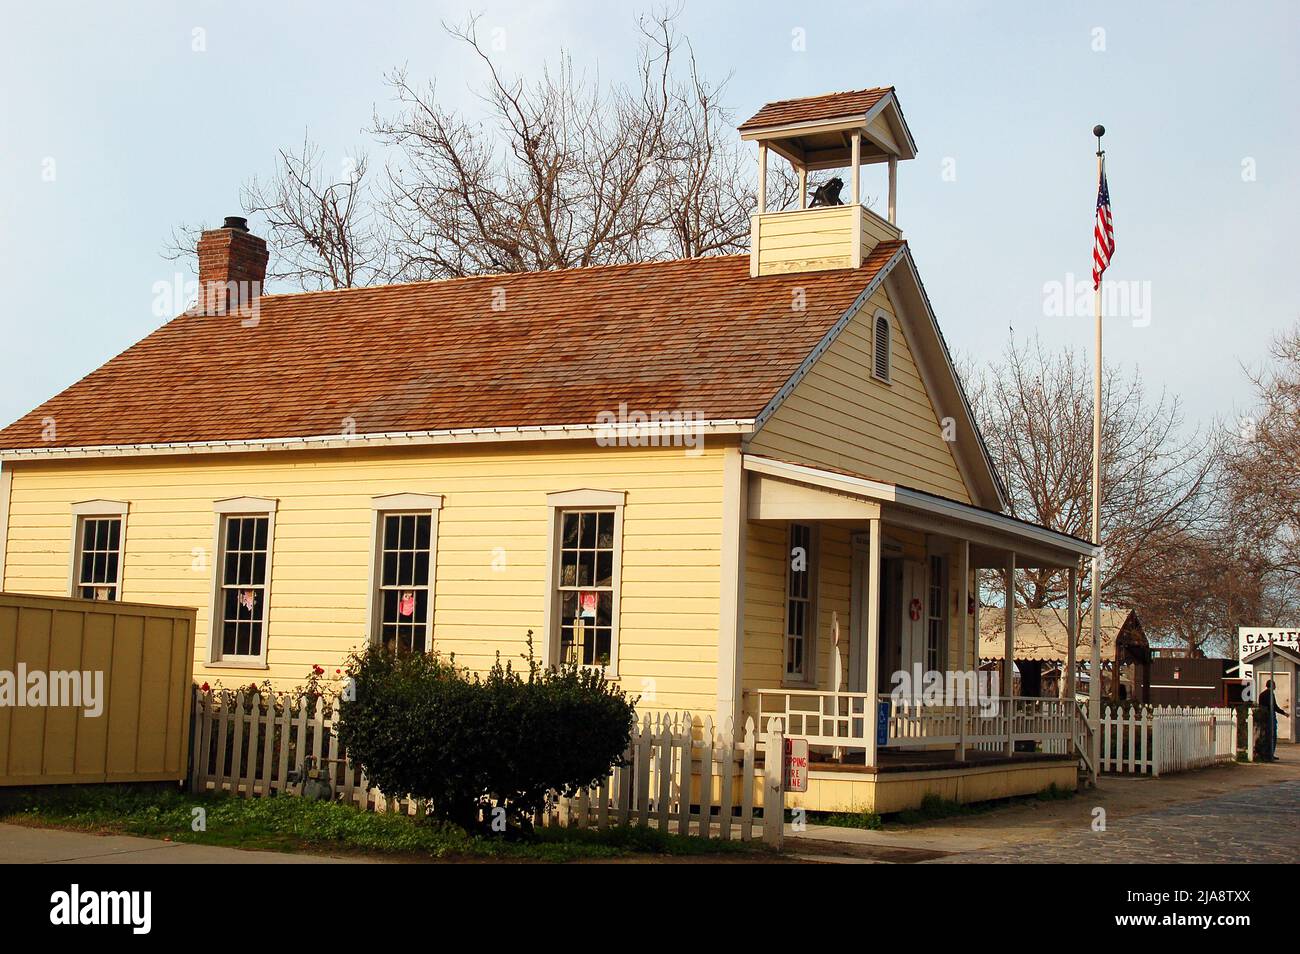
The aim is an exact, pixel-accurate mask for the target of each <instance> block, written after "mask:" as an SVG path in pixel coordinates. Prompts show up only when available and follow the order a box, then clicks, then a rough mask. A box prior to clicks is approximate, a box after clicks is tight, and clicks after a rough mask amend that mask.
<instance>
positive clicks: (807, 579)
mask: <svg viewBox="0 0 1300 954" xmlns="http://www.w3.org/2000/svg"><path fill="white" fill-rule="evenodd" d="M788 543H789V546H788V549H787V552H786V596H785V680H786V682H796V683H811V682H812V681H813V678H814V676H815V674H816V665H815V662H814V650H813V637H814V635H815V634H816V628H817V623H816V612H817V606H816V603H817V599H816V597H817V582H816V581H817V574H816V565H815V561H816V558H817V555H816V552H815V541H814V539H813V528H812V527H811V526H809V525H808V524H806V523H792V524H790V532H789V539H788Z"/></svg>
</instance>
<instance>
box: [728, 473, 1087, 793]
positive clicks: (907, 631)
mask: <svg viewBox="0 0 1300 954" xmlns="http://www.w3.org/2000/svg"><path fill="white" fill-rule="evenodd" d="M744 469H745V472H746V482H745V486H746V495H747V501H746V521H745V537H746V539H745V552H746V563H745V577H744V592H745V601H744V607H745V619H744V631H745V639H744V645H743V647H742V655H743V671H744V682H743V686H744V691H743V699H742V703H741V708H742V709H743V712H744V714H746V715H750V716H753V717H754V718H755V719H756V721H757V722H758V724H759V728H760V730H763V729H766V727H767V726H768V725H769V724H770V723H771V720H773V719H780V720H781V722H782V725H783V726H784V728H785V731H786V733H787V734H788V735H791V736H794V737H798V738H803V739H806V740H807V741H808V744H809V750H810V758H811V763H812V764H811V766H810V772H809V780H810V785H809V792H808V793H807V794H806V795H803V796H795V795H792V796H791V804H792V805H793V804H799V805H804V806H805V807H809V808H814V809H821V810H838V809H847V808H850V807H852V808H854V809H858V810H860V809H861V808H863V807H867V808H871V809H872V810H875V811H888V810H897V809H896V808H895V807H892V806H897V807H908V806H909V805H911V804H912V803H916V804H919V799H920V798H921V797H922V796H923V795H924V794H926V793H927V792H934V793H937V794H939V795H940V796H941V797H945V798H953V799H954V800H958V801H976V800H982V799H985V798H998V797H1005V796H1007V795H1014V794H1028V793H1030V792H1036V791H1041V790H1042V789H1043V788H1046V787H1048V786H1049V785H1051V784H1057V785H1066V784H1068V786H1069V787H1073V786H1074V784H1075V783H1076V781H1077V777H1078V772H1079V771H1080V766H1081V765H1082V766H1083V768H1084V770H1089V766H1091V765H1092V764H1095V763H1094V762H1092V760H1091V752H1090V750H1091V740H1090V734H1089V720H1088V711H1087V706H1086V705H1084V704H1080V703H1079V702H1077V701H1076V700H1075V693H1074V691H1073V690H1074V687H1073V686H1071V687H1069V690H1068V691H1067V692H1065V693H1063V694H1062V696H1061V697H1060V698H1041V697H1022V696H1016V695H1014V694H1013V692H1012V689H1011V687H1012V686H1013V681H1012V678H1011V677H1012V673H1011V671H1010V670H1009V669H1008V668H1007V667H1006V666H1005V665H1004V666H1003V667H1001V669H1000V670H998V671H996V672H994V673H992V674H990V673H987V672H984V673H981V670H980V657H979V629H980V627H979V616H980V614H981V612H985V613H987V612H996V613H998V614H999V615H1001V616H1003V617H1004V626H1005V647H1004V649H1005V653H1004V655H1003V660H1013V659H1015V658H1016V642H1015V641H1016V614H1015V590H1014V585H1013V582H1012V580H1013V577H1014V573H1015V571H1016V569H1018V568H1031V567H1043V568H1050V569H1054V570H1062V571H1065V572H1066V573H1067V574H1068V575H1069V578H1070V581H1071V584H1073V583H1074V582H1075V580H1076V575H1077V573H1078V568H1079V561H1080V560H1081V559H1083V558H1085V557H1089V556H1091V553H1092V547H1091V545H1090V544H1088V543H1087V542H1085V541H1082V540H1077V539H1075V538H1073V537H1069V536H1067V535H1064V534H1060V533H1056V532H1054V531H1051V530H1048V529H1046V528H1043V527H1039V526H1036V525H1033V524H1028V523H1024V522H1023V521H1018V520H1014V519H1012V518H1009V517H1006V516H1004V515H1002V514H998V513H995V512H992V511H987V510H983V509H980V508H977V507H973V506H970V505H966V504H961V503H958V502H955V501H952V500H949V499H946V498H944V497H940V496H937V495H934V494H929V493H925V492H921V491H916V490H911V489H909V488H906V487H902V486H898V485H894V484H888V483H883V482H879V481H873V480H869V479H867V478H864V477H861V476H856V475H852V474H846V473H839V472H834V471H829V470H826V469H823V468H814V467H809V466H806V465H801V464H795V463H790V462H787V461H781V460H775V459H772V458H767V457H759V456H754V455H747V456H746V457H745V459H744ZM778 561H779V563H778ZM982 569H994V570H1000V571H1002V573H1003V577H1004V580H1005V589H1004V606H1002V607H996V608H991V609H990V608H987V607H985V608H981V607H980V606H979V600H978V597H977V591H976V573H977V572H978V571H979V570H982ZM1071 592H1073V585H1072V586H1071ZM1066 613H1067V616H1068V619H1069V630H1070V633H1071V639H1070V647H1071V654H1070V655H1071V660H1070V661H1071V662H1072V661H1073V649H1074V647H1075V646H1076V644H1077V642H1078V612H1077V607H1076V606H1074V605H1071V606H1069V607H1068V608H1067V610H1066ZM1075 671H1076V667H1074V666H1073V665H1068V666H1067V672H1071V673H1072V672H1075ZM990 675H991V678H990Z"/></svg>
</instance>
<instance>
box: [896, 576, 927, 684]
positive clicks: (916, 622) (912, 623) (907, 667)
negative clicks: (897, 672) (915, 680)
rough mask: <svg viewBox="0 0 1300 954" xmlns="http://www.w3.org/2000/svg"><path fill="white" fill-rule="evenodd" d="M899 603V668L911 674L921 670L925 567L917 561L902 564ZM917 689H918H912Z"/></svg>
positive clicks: (923, 642)
mask: <svg viewBox="0 0 1300 954" xmlns="http://www.w3.org/2000/svg"><path fill="white" fill-rule="evenodd" d="M900 597H901V598H900V599H899V603H900V604H901V605H900V606H899V614H900V616H899V636H900V645H901V647H902V652H901V653H900V657H899V666H900V668H902V669H903V670H904V671H905V672H907V673H909V674H913V675H914V674H915V672H916V667H917V666H918V665H919V666H920V667H921V671H922V672H924V671H925V564H924V563H922V562H921V561H920V560H904V561H903V587H902V592H901V594H900ZM916 688H917V690H919V689H920V686H917V687H916Z"/></svg>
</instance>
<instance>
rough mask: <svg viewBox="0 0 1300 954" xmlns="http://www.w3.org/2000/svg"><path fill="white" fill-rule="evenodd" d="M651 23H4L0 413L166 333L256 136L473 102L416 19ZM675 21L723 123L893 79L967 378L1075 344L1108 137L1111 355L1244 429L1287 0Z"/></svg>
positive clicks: (1286, 144) (936, 271) (478, 73)
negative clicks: (437, 103)
mask: <svg viewBox="0 0 1300 954" xmlns="http://www.w3.org/2000/svg"><path fill="white" fill-rule="evenodd" d="M651 8H652V7H651V4H649V3H644V4H639V5H633V4H624V3H619V2H610V0H605V2H601V3H586V2H584V3H546V2H537V0H532V2H525V3H484V4H479V5H474V6H468V5H463V4H456V3H433V2H428V0H425V2H394V3H372V4H368V5H362V6H358V5H356V4H343V3H339V2H335V0H315V2H312V3H305V2H304V3H297V2H288V3H274V4H273V3H267V2H265V0H263V2H261V3H252V2H233V0H232V2H214V0H208V2H198V3H176V2H167V3H160V2H147V0H146V2H134V3H130V4H126V3H102V2H89V0H87V2H84V3H80V4H77V3H60V2H43V3H40V4H21V5H18V4H13V5H10V8H9V9H7V10H6V12H5V21H6V22H5V29H4V31H3V32H2V33H0V288H3V289H4V298H3V302H4V304H3V306H2V307H0V419H3V422H4V423H7V422H8V421H11V420H13V419H15V418H17V417H19V416H20V415H22V414H24V413H25V412H27V411H28V410H30V409H31V408H32V407H34V406H36V405H37V404H39V403H40V402H41V401H43V400H45V399H46V398H48V397H50V396H51V395H53V394H55V393H57V392H58V391H60V390H62V389H63V388H65V387H67V386H68V385H69V384H71V383H73V382H74V381H76V380H77V379H79V378H80V377H81V376H83V375H85V374H87V373H88V372H90V371H92V370H93V369H94V368H96V367H97V366H99V365H100V364H102V363H103V362H104V361H106V360H107V359H108V358H110V357H111V356H112V355H114V354H117V353H118V352H120V351H122V350H124V349H125V348H127V347H129V346H130V345H131V344H133V343H134V342H135V341H137V340H139V339H140V338H142V337H144V336H145V335H146V334H148V333H149V332H150V331H152V330H153V329H154V328H156V327H158V326H159V325H160V324H162V323H163V322H164V321H165V320H166V317H160V316H159V315H157V314H155V310H156V308H155V304H156V298H157V292H156V289H155V285H156V283H158V282H159V281H166V282H180V283H183V282H185V281H188V280H190V279H192V278H193V276H192V274H190V272H189V267H190V266H189V265H188V264H187V263H183V262H171V261H167V260H165V259H164V258H163V257H162V255H161V250H162V248H163V245H164V243H165V241H166V240H167V238H168V237H169V236H170V235H171V233H172V230H173V228H174V227H175V226H177V225H179V224H181V223H189V224H203V225H204V226H206V227H215V226H219V225H220V224H221V220H222V218H223V217H224V216H226V215H231V214H239V187H240V184H241V183H242V182H244V181H245V180H247V179H249V178H250V177H252V176H255V175H261V176H266V175H268V174H269V173H270V172H271V171H272V170H273V167H274V161H275V157H276V150H277V149H278V148H280V147H282V146H291V145H293V144H294V143H300V142H301V141H302V138H303V135H304V132H306V133H309V134H310V136H311V138H312V139H313V140H315V141H316V142H318V143H320V144H321V146H322V147H323V148H324V149H325V150H326V155H327V156H337V157H338V160H339V162H340V163H341V162H342V161H343V160H344V159H345V158H347V157H349V156H351V155H354V154H355V153H356V150H357V149H358V147H364V146H366V145H367V144H368V143H369V141H370V140H369V137H368V135H367V133H366V128H367V126H368V125H369V124H370V122H371V119H372V116H373V115H374V113H375V111H376V110H378V111H379V112H381V113H383V112H385V111H388V110H391V108H392V101H391V95H390V93H389V91H388V89H387V88H386V86H385V83H384V74H385V73H386V72H388V71H391V70H392V69H393V68H395V67H399V66H405V67H406V68H407V69H408V71H409V73H410V75H411V77H412V79H416V80H432V81H435V82H436V83H437V90H438V96H439V98H440V99H441V100H442V101H443V102H444V103H445V104H447V105H449V106H454V107H458V108H461V109H464V110H466V111H468V112H469V113H471V114H477V112H478V111H480V110H481V108H482V106H481V103H480V102H479V101H478V99H477V98H476V96H475V94H474V89H475V88H476V87H478V86H479V85H480V84H481V82H482V80H483V70H482V67H481V66H479V65H478V64H476V63H474V62H473V61H472V60H471V59H470V57H469V55H468V54H467V53H466V50H465V49H464V48H463V46H461V45H460V44H459V43H458V42H457V41H454V40H453V39H451V38H450V37H448V36H447V35H446V33H445V32H444V31H443V29H442V28H441V26H440V23H441V21H460V20H463V19H464V18H465V17H466V16H467V15H468V14H469V13H471V12H473V13H479V14H481V16H482V19H481V21H480V29H481V30H482V31H484V32H485V33H486V34H489V35H493V36H496V37H499V38H501V39H502V40H504V49H503V50H501V51H499V52H497V53H494V58H495V59H496V61H497V63H498V65H499V67H500V68H501V69H503V70H505V71H506V72H510V73H516V74H519V75H522V76H524V77H525V78H526V77H530V76H535V75H537V73H538V71H539V70H540V69H541V67H542V66H543V64H545V63H547V62H553V61H554V60H555V57H556V56H557V55H558V54H559V53H560V52H561V50H564V51H567V52H568V53H569V54H570V55H571V56H572V58H573V61H574V64H575V66H577V67H578V68H580V69H584V70H586V71H587V72H588V74H589V75H591V76H599V77H600V78H601V79H602V80H606V79H608V80H617V79H622V78H625V77H627V75H628V72H629V69H630V67H631V65H632V64H633V62H634V58H635V54H636V40H637V37H636V14H637V13H638V12H639V11H645V10H649V9H651ZM679 26H680V29H681V31H682V32H683V33H684V34H685V35H686V36H688V37H689V39H690V41H691V42H692V44H693V46H694V49H695V52H696V55H697V57H698V60H699V62H700V65H701V68H702V70H703V72H704V73H705V74H706V75H707V76H710V77H712V78H714V79H715V80H720V79H722V78H723V77H725V76H727V75H728V74H730V76H731V80H730V84H729V86H728V87H727V96H726V100H727V105H728V106H729V107H730V108H731V109H732V110H733V111H734V113H735V116H736V121H737V122H740V121H741V120H743V119H744V118H746V117H748V116H749V115H750V114H752V113H753V112H754V111H755V110H756V109H757V108H758V107H759V106H760V105H762V104H763V103H764V102H767V101H769V100H774V99H786V98H791V97H797V96H807V95H814V94H818V93H824V92H831V91H837V90H845V89H859V88H864V87H870V86H888V85H892V86H894V87H896V89H897V94H898V98H899V102H900V104H901V105H902V108H903V111H904V114H905V115H906V117H907V121H908V124H909V125H910V127H911V129H912V132H913V134H914V136H915V139H916V142H917V146H918V150H919V154H918V156H917V158H916V159H914V160H911V161H908V162H903V163H900V167H899V185H898V222H899V225H900V226H901V227H902V228H903V230H904V233H905V236H906V237H907V238H908V240H909V241H910V243H911V245H912V249H913V254H914V256H915V259H916V262H917V264H918V267H919V268H920V271H921V276H922V279H923V281H924V282H925V285H926V289H927V291H928V293H929V296H930V298H931V301H932V303H933V304H934V307H935V310H936V313H937V315H938V318H939V323H940V326H941V327H942V328H943V331H944V334H945V336H946V338H947V340H948V343H949V346H950V347H951V348H952V350H953V351H954V352H955V353H957V354H958V355H961V356H963V357H965V358H969V359H973V360H975V361H981V360H987V359H991V358H995V357H997V356H998V355H999V354H1000V353H1001V352H1002V351H1003V349H1004V348H1005V347H1006V345H1007V342H1008V340H1009V336H1010V335H1012V334H1014V335H1015V336H1016V338H1017V339H1019V340H1023V339H1025V338H1026V336H1033V335H1038V336H1039V337H1040V338H1041V339H1042V341H1043V342H1044V344H1045V345H1047V346H1049V347H1051V348H1058V347H1077V348H1083V349H1090V348H1091V346H1092V311H1091V299H1090V298H1088V297H1086V285H1087V284H1090V278H1089V271H1090V269H1091V260H1092V259H1091V255H1092V227H1093V214H1094V203H1095V198H1096V159H1095V156H1094V153H1095V148H1096V147H1095V141H1094V140H1093V138H1092V135H1091V130H1092V127H1093V126H1094V125H1095V124H1096V123H1104V124H1105V126H1106V128H1107V136H1106V149H1107V171H1108V178H1109V184H1110V191H1111V197H1112V207H1113V214H1114V220H1115V230H1116V244H1117V250H1116V253H1115V258H1114V262H1113V264H1112V266H1111V268H1110V270H1109V271H1108V272H1107V279H1108V280H1112V281H1113V286H1112V287H1113V288H1114V290H1115V291H1116V293H1117V294H1116V297H1115V298H1114V299H1113V300H1112V301H1110V302H1109V303H1108V304H1109V308H1110V310H1111V311H1113V312H1114V314H1113V315H1112V316H1111V317H1108V319H1107V320H1106V324H1105V329H1106V330H1105V339H1106V344H1105V347H1106V360H1107V362H1108V363H1116V364H1118V365H1120V366H1121V367H1122V368H1123V369H1124V370H1125V371H1129V372H1132V371H1134V370H1136V371H1138V372H1139V373H1140V374H1141V375H1142V377H1143V379H1144V381H1145V382H1146V383H1147V387H1148V390H1156V391H1159V390H1160V389H1162V388H1163V389H1167V390H1168V391H1169V392H1170V393H1171V394H1173V395H1175V396H1177V397H1178V398H1179V399H1180V400H1181V402H1182V404H1183V408H1184V412H1185V415H1186V418H1187V421H1188V426H1189V427H1195V426H1197V425H1205V424H1208V423H1209V422H1211V421H1214V420H1222V421H1228V422H1230V421H1232V420H1234V419H1235V418H1236V417H1237V416H1240V415H1242V414H1247V413H1248V409H1249V406H1250V403H1251V388H1250V385H1249V382H1248V381H1247V378H1246V375H1245V370H1244V369H1246V368H1254V367H1259V366H1260V364H1261V363H1262V362H1263V361H1264V359H1265V357H1266V355H1267V350H1268V345H1269V342H1270V339H1271V338H1272V337H1273V336H1274V335H1275V334H1276V333H1278V332H1279V331H1280V330H1282V329H1283V328H1285V327H1287V326H1289V325H1291V324H1293V323H1294V322H1296V321H1297V319H1300V267H1297V266H1298V265H1300V247H1298V246H1300V242H1298V240H1297V235H1298V234H1300V231H1298V230H1297V228H1296V225H1295V223H1296V221H1297V219H1300V162H1297V159H1298V158H1300V111H1297V108H1296V100H1295V94H1296V91H1297V90H1298V89H1300V3H1297V2H1295V0H1290V2H1244V3H1232V4H1229V3H1196V2H1192V3H1132V2H1128V3H1089V4H1086V5H1084V4H1065V3H1051V2H1042V0H1037V2H1023V3H1022V2H991V3H976V2H971V3H956V2H929V0H907V2H902V0H899V2H855V3H847V4H792V3H789V2H788V0H786V2H766V0H764V2H758V0H751V2H746V3H722V2H709V3H704V2H700V0H684V3H683V10H682V15H681V18H680V22H679ZM492 31H499V32H496V33H493V32H492ZM865 181H866V186H867V189H868V191H871V190H872V189H873V188H874V185H875V180H873V179H872V178H871V177H870V176H868V177H866V179H865ZM875 194H877V195H878V194H879V190H876V191H875ZM253 228H254V230H255V231H256V229H257V223H256V221H254V222H253ZM1080 285H1083V286H1085V292H1084V297H1082V298H1080V297H1079V295H1078V287H1079V286H1080ZM183 306H184V303H183V302H182V303H181V307H183ZM181 307H178V308H177V309H176V310H177V311H179V310H181Z"/></svg>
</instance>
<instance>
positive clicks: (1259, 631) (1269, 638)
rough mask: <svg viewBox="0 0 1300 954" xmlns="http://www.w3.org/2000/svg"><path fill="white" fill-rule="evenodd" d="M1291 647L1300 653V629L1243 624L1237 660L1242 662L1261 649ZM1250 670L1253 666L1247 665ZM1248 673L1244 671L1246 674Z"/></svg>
mask: <svg viewBox="0 0 1300 954" xmlns="http://www.w3.org/2000/svg"><path fill="white" fill-rule="evenodd" d="M1270 644H1271V645H1272V646H1273V648H1274V649H1289V650H1291V652H1293V653H1300V629H1285V628H1282V627H1277V626H1272V627H1270V626H1242V627H1239V628H1238V629H1237V660H1238V662H1240V661H1241V660H1243V659H1245V658H1246V657H1247V656H1249V655H1251V654H1252V653H1257V652H1259V651H1260V650H1261V649H1268V647H1269V645H1270ZM1245 668H1246V669H1247V670H1249V669H1250V668H1251V667H1249V666H1247V667H1245ZM1245 674H1246V673H1243V675H1245Z"/></svg>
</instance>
